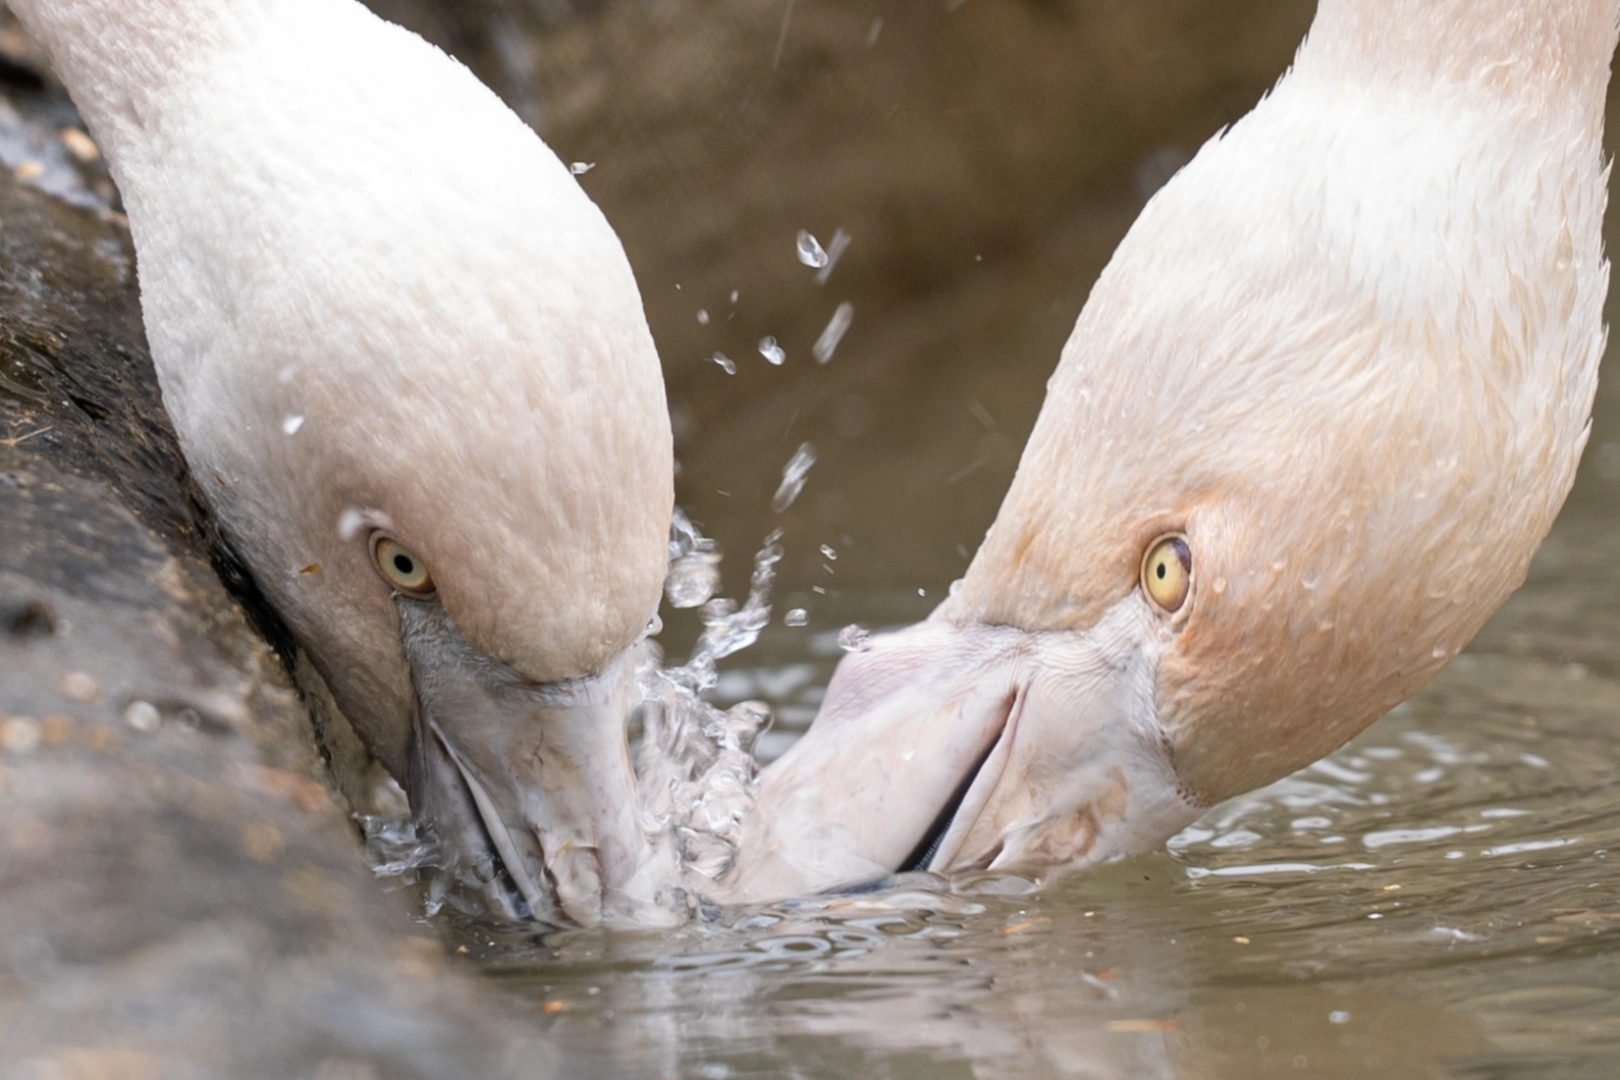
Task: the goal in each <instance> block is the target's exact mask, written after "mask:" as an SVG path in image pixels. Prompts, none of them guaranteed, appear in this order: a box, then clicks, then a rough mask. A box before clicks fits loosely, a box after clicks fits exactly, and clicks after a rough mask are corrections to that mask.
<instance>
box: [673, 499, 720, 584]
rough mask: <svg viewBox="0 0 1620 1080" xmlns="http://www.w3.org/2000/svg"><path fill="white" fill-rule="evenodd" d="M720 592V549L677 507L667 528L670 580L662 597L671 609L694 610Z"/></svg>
mask: <svg viewBox="0 0 1620 1080" xmlns="http://www.w3.org/2000/svg"><path fill="white" fill-rule="evenodd" d="M719 588H720V546H719V545H718V544H716V543H715V542H714V541H713V540H710V539H709V538H708V537H706V536H704V535H703V534H702V533H701V532H699V531H698V529H697V527H696V526H695V525H693V524H692V522H691V520H690V519H689V518H688V517H687V516H686V514H685V513H683V512H682V511H681V509H680V507H676V508H675V516H674V519H673V520H671V521H670V524H669V576H668V577H667V578H665V579H664V596H665V597H667V598H668V599H669V603H670V606H671V607H677V608H695V607H698V606H699V605H701V604H705V603H707V602H708V601H709V598H710V597H712V596H713V595H714V594H715V592H716V591H718V590H719Z"/></svg>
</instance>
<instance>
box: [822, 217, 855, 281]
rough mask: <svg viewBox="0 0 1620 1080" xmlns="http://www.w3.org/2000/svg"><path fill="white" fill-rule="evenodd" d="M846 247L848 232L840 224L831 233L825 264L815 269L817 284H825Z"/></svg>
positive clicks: (847, 245)
mask: <svg viewBox="0 0 1620 1080" xmlns="http://www.w3.org/2000/svg"><path fill="white" fill-rule="evenodd" d="M847 247H849V233H847V232H845V231H844V229H843V227H842V226H840V227H839V228H838V230H837V231H836V232H834V233H833V238H832V242H831V243H830V244H828V245H827V264H826V265H825V266H823V267H822V268H821V269H820V270H817V271H816V284H817V285H825V284H827V279H828V278H830V277H832V272H833V269H834V268H835V267H837V266H838V260H839V259H841V258H843V257H844V249H846V248H847Z"/></svg>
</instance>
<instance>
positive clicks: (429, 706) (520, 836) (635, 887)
mask: <svg viewBox="0 0 1620 1080" xmlns="http://www.w3.org/2000/svg"><path fill="white" fill-rule="evenodd" d="M397 602H398V605H399V609H400V621H401V630H402V638H403V641H404V644H405V649H406V653H407V655H408V658H409V660H410V665H411V672H412V683H413V686H414V689H415V695H416V716H415V725H414V731H413V737H412V743H411V751H410V773H409V779H410V783H409V785H408V787H409V789H410V792H409V793H410V796H411V803H412V806H413V807H414V809H415V812H416V815H417V818H418V820H420V821H424V822H430V823H432V828H433V830H434V831H435V833H436V835H437V837H438V840H439V842H440V843H441V844H442V845H443V847H444V858H445V860H446V863H447V869H450V870H452V871H453V872H456V873H458V874H460V875H461V876H462V877H463V878H464V879H465V878H466V876H467V875H468V874H469V873H470V874H471V876H472V877H473V878H474V880H475V881H476V882H477V884H478V885H479V886H480V887H481V889H482V891H483V892H484V894H485V897H486V898H487V899H488V900H489V901H490V902H491V903H492V904H494V906H495V907H496V909H497V910H499V911H501V912H502V913H503V914H506V915H508V916H512V917H524V916H528V915H532V916H533V917H535V918H537V919H540V920H542V921H553V922H554V921H559V920H572V921H574V922H577V923H579V924H581V925H584V926H594V925H597V924H599V923H602V922H604V921H607V922H637V923H641V924H643V925H645V924H647V923H649V922H653V923H656V922H660V921H666V920H664V919H661V918H660V914H659V907H658V904H657V900H658V896H657V891H658V885H659V884H660V880H661V879H660V878H659V877H658V870H659V867H660V865H661V864H660V863H659V862H658V860H657V859H656V858H654V857H653V853H652V851H651V850H650V848H649V844H648V841H647V838H646V835H645V833H644V831H643V830H642V828H641V825H640V822H639V820H638V818H637V816H636V805H637V804H636V794H635V775H634V772H633V771H632V769H631V765H630V759H629V755H628V750H627V747H626V743H625V718H626V717H627V716H628V714H629V712H630V709H631V708H632V707H633V706H634V704H635V703H636V701H637V700H638V692H637V689H636V661H637V659H638V657H637V655H636V653H637V652H638V650H637V649H636V648H634V647H632V648H631V649H629V650H627V651H626V652H625V653H623V654H621V655H620V656H619V657H617V658H616V659H615V660H614V661H613V662H612V663H611V664H609V665H608V666H607V667H606V668H605V669H604V670H602V671H601V672H600V673H598V674H596V675H593V676H589V677H586V678H580V679H573V680H568V681H565V682H553V683H536V682H533V681H531V680H528V679H525V678H524V677H523V676H522V675H521V674H520V673H518V672H517V671H515V670H513V669H512V668H510V667H508V666H506V665H504V664H501V663H499V662H498V661H495V660H493V659H491V658H489V657H487V656H485V655H483V654H482V653H480V652H478V651H477V650H476V649H474V648H473V647H472V646H471V645H469V644H468V643H467V641H466V640H465V639H464V638H463V637H462V635H461V633H460V632H459V631H458V630H457V629H456V627H455V625H454V624H453V623H452V622H451V621H450V618H449V616H448V615H446V614H445V612H444V610H443V608H441V607H440V606H438V605H437V604H436V603H432V602H424V601H417V600H411V599H408V598H403V597H401V598H399V599H398V601H397Z"/></svg>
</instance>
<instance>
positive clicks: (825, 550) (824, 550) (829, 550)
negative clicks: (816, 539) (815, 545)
mask: <svg viewBox="0 0 1620 1080" xmlns="http://www.w3.org/2000/svg"><path fill="white" fill-rule="evenodd" d="M821 557H822V558H823V559H826V560H827V561H828V562H837V561H838V551H837V549H836V548H834V547H833V546H832V545H831V544H822V545H821Z"/></svg>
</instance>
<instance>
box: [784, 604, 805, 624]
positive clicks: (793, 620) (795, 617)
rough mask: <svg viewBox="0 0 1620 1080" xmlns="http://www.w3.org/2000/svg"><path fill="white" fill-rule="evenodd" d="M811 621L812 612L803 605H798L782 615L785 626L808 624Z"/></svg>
mask: <svg viewBox="0 0 1620 1080" xmlns="http://www.w3.org/2000/svg"><path fill="white" fill-rule="evenodd" d="M809 623H810V613H809V612H808V611H806V610H804V608H802V607H796V608H794V609H793V610H791V611H789V612H788V613H787V614H786V615H783V616H782V625H783V626H807V625H809Z"/></svg>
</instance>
